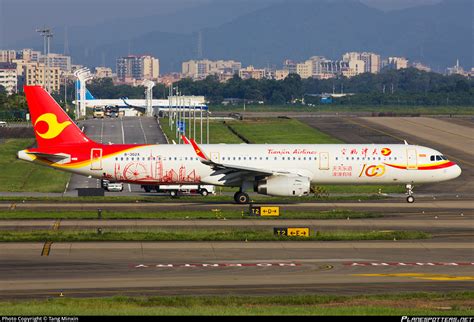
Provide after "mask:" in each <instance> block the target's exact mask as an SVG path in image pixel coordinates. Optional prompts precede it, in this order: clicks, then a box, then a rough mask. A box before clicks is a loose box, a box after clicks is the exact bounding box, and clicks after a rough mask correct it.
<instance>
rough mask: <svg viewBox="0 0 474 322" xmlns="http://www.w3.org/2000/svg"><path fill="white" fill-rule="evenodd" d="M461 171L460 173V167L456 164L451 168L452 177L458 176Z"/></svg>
mask: <svg viewBox="0 0 474 322" xmlns="http://www.w3.org/2000/svg"><path fill="white" fill-rule="evenodd" d="M461 173H462V170H461V167H460V166H458V165H457V164H456V165H455V166H454V167H453V170H452V176H453V179H454V178H457V177H459V176H460V175H461Z"/></svg>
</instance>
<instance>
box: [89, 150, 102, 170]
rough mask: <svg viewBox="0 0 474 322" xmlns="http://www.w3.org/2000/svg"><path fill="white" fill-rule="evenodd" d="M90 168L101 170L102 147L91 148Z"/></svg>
mask: <svg viewBox="0 0 474 322" xmlns="http://www.w3.org/2000/svg"><path fill="white" fill-rule="evenodd" d="M91 170H102V149H91Z"/></svg>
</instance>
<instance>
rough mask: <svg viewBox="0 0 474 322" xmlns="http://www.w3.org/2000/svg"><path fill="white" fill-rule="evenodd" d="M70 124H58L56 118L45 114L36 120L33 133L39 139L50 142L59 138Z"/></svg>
mask: <svg viewBox="0 0 474 322" xmlns="http://www.w3.org/2000/svg"><path fill="white" fill-rule="evenodd" d="M38 123H39V124H38ZM44 124H46V125H44ZM71 124H72V123H71V122H70V121H64V122H62V123H59V122H58V117H57V116H56V115H55V114H53V113H45V114H42V115H40V116H39V117H38V118H37V119H36V122H35V132H36V134H38V135H39V136H40V137H41V138H43V139H45V140H51V139H54V138H55V137H57V136H59V135H60V134H61V133H62V132H63V131H64V129H65V128H66V127H68V126H69V125H71ZM46 126H47V128H46Z"/></svg>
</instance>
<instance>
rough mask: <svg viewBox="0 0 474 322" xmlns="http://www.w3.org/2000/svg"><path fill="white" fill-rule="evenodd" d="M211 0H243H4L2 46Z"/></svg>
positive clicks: (378, 0)
mask: <svg viewBox="0 0 474 322" xmlns="http://www.w3.org/2000/svg"><path fill="white" fill-rule="evenodd" d="M211 1H219V2H223V1H228V2H230V1H234V2H235V1H239V0H0V49H4V48H5V47H7V46H8V43H9V42H11V41H13V40H15V39H25V38H30V37H33V36H34V35H35V32H34V30H35V29H36V28H38V27H41V26H44V25H46V26H49V27H52V28H53V29H55V28H56V29H58V28H60V29H63V28H64V26H65V25H67V26H79V25H94V24H97V23H100V22H103V21H109V20H115V19H119V18H121V17H124V16H126V17H144V16H149V15H157V14H167V13H171V12H176V11H178V10H180V9H183V8H189V7H192V6H198V5H201V4H203V3H209V2H211ZM255 1H266V2H271V1H274V2H281V1H284V0H255ZM314 1H319V0H314ZM360 1H361V2H364V3H366V4H368V5H370V6H374V7H377V8H379V9H382V10H391V9H400V8H404V7H408V6H414V5H421V4H427V3H434V2H439V1H441V0H360Z"/></svg>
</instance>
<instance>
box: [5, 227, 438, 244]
mask: <svg viewBox="0 0 474 322" xmlns="http://www.w3.org/2000/svg"><path fill="white" fill-rule="evenodd" d="M429 237H430V235H429V234H427V233H424V232H420V231H317V232H314V231H313V232H312V234H311V235H310V236H309V237H307V238H305V237H287V236H275V235H273V231H272V230H271V229H266V230H263V229H261V230H239V229H225V230H224V229H222V230H206V229H194V230H191V229H188V230H185V229H181V230H171V229H169V230H165V229H160V230H103V231H102V233H101V234H98V233H97V231H95V230H63V231H52V230H34V231H2V234H1V235H0V242H44V241H51V242H87V241H349V240H394V239H395V240H403V239H426V238H429Z"/></svg>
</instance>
